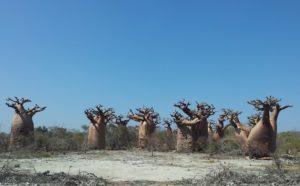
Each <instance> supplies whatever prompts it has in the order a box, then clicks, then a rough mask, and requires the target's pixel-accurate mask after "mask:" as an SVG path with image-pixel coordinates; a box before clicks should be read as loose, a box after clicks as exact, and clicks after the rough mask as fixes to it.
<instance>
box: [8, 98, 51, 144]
mask: <svg viewBox="0 0 300 186" xmlns="http://www.w3.org/2000/svg"><path fill="white" fill-rule="evenodd" d="M6 101H7V103H6V105H7V106H8V107H11V108H13V109H14V110H15V115H14V117H13V119H12V126H11V133H10V148H11V149H14V148H19V147H24V146H28V145H30V144H33V143H34V124H33V120H32V117H33V116H34V115H35V114H36V113H37V112H41V111H43V110H45V109H46V107H40V106H38V105H35V106H34V107H33V108H32V109H25V108H24V104H25V103H28V102H31V100H30V99H24V98H18V97H15V98H14V99H11V98H8V99H7V100H6Z"/></svg>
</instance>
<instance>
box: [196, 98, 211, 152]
mask: <svg viewBox="0 0 300 186" xmlns="http://www.w3.org/2000/svg"><path fill="white" fill-rule="evenodd" d="M214 114H215V107H214V106H213V105H212V104H208V103H197V110H196V117H198V118H201V121H200V123H199V125H195V126H194V136H195V140H196V150H203V149H204V148H206V146H207V143H208V118H209V117H210V116H212V115H214Z"/></svg>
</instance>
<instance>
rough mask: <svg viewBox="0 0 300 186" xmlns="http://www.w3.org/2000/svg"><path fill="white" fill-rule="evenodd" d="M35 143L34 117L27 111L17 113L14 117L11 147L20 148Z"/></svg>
mask: <svg viewBox="0 0 300 186" xmlns="http://www.w3.org/2000/svg"><path fill="white" fill-rule="evenodd" d="M33 143H34V127H33V121H32V117H31V116H29V115H27V114H26V113H16V114H15V115H14V117H13V119H12V124H11V133H10V148H11V149H13V148H20V147H24V146H28V145H31V144H33Z"/></svg>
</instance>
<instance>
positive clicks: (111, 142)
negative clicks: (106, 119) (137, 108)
mask: <svg viewBox="0 0 300 186" xmlns="http://www.w3.org/2000/svg"><path fill="white" fill-rule="evenodd" d="M137 133H138V132H137V129H136V128H135V127H131V126H129V127H127V126H124V125H117V126H116V125H112V124H111V125H107V127H106V148H107V149H110V150H120V149H123V150H125V149H131V148H134V147H136V145H137Z"/></svg>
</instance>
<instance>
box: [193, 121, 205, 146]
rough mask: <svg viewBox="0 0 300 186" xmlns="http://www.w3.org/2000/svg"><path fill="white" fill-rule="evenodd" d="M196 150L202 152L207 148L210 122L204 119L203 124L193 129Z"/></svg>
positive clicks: (200, 123)
mask: <svg viewBox="0 0 300 186" xmlns="http://www.w3.org/2000/svg"><path fill="white" fill-rule="evenodd" d="M192 130H193V135H194V141H195V147H194V148H195V150H196V151H200V150H203V149H205V148H206V146H207V143H208V122H207V120H206V119H205V118H204V119H203V120H202V121H201V122H199V123H198V124H196V125H194V126H193V127H192Z"/></svg>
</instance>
